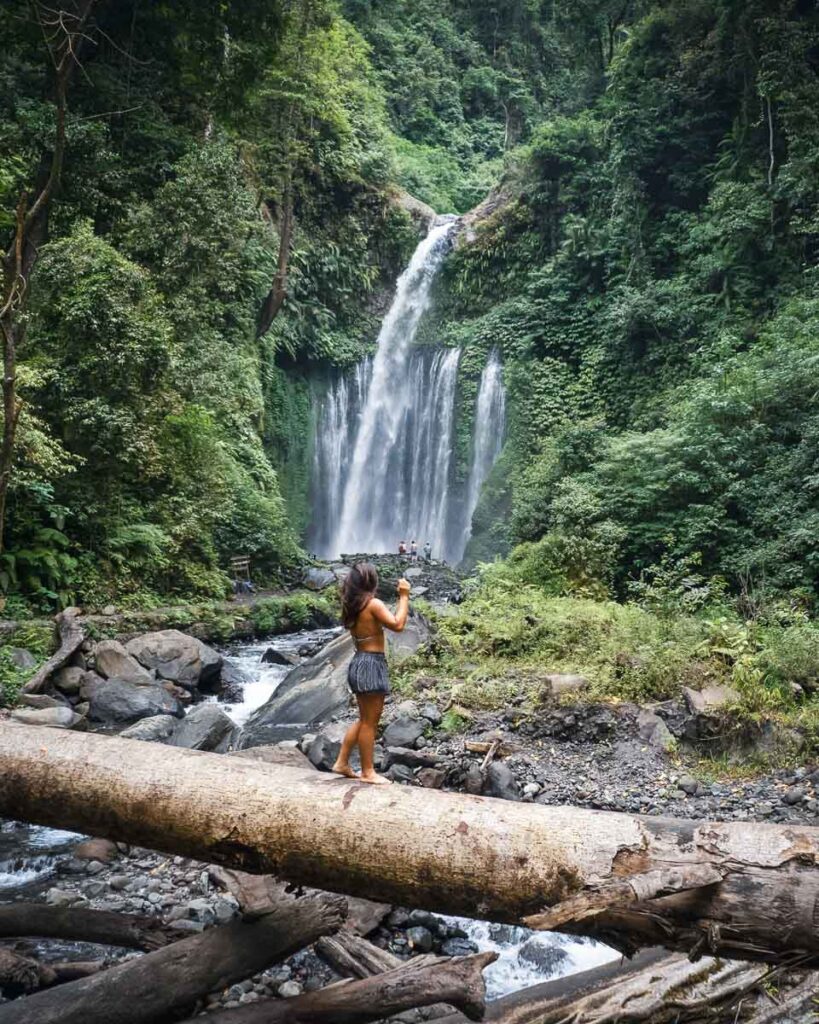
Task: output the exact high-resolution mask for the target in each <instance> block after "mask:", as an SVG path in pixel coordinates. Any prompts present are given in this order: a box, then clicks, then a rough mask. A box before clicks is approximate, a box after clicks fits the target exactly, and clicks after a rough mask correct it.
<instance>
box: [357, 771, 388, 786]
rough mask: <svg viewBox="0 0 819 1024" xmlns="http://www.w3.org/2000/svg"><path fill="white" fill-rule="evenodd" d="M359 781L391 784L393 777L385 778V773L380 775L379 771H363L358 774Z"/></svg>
mask: <svg viewBox="0 0 819 1024" xmlns="http://www.w3.org/2000/svg"><path fill="white" fill-rule="evenodd" d="M357 778H358V780H359V782H369V784H370V785H371V786H391V785H392V779H385V778H384V776H383V775H379V774H378V772H367V774H366V775H365V774H364V773H363V772H362V774H361V775H359V776H357Z"/></svg>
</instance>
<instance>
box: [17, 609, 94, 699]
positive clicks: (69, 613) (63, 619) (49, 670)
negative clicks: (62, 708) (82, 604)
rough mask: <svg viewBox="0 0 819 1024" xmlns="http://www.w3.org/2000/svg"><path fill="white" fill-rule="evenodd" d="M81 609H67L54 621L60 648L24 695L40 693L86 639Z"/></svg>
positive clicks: (41, 668)
mask: <svg viewBox="0 0 819 1024" xmlns="http://www.w3.org/2000/svg"><path fill="white" fill-rule="evenodd" d="M79 615H80V609H79V608H66V609H65V611H64V612H60V613H59V615H57V617H56V619H55V620H54V621H55V622H56V623H57V632H58V634H59V637H60V646H59V648H58V650H57V651H55V653H54V654H52V655H51V657H50V658H49V659H48V660H47V661H44V662H43V664H42V665H41V666H40V667H39V668H38V669H37V671H36V672H35V673H34V675H33V676H32V677H31V679H29V681H28V682H27V683H26V684H25V686H24V687H23V692H24V693H39V692H40V690H42V688H43V687H44V686H45V684H46V683H47V682H48V680H49V679H50V678H51V676H52V674H53V673H54V672H56V671H57V669H58V668H62V667H63V665H64V664H65V663H66V662H67V661H68V659H69V658H70V657H71V655H72V654H73V653H74V651H76V650H77V648H78V647H79V646H80V644H81V643H82V642H83V640H84V639H85V630H84V629H83V627H82V625H81V624H80V620H79Z"/></svg>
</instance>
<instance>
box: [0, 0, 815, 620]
mask: <svg viewBox="0 0 819 1024" xmlns="http://www.w3.org/2000/svg"><path fill="white" fill-rule="evenodd" d="M63 6H65V7H66V8H71V9H72V10H74V9H77V10H79V9H80V7H82V6H84V5H83V4H79V3H73V0H72V2H71V3H68V2H67V3H65V4H64V5H63ZM92 6H93V10H92V12H91V16H90V20H89V23H88V30H87V38H85V39H83V41H82V45H81V47H80V49H79V53H78V61H79V66H78V68H76V69H75V73H74V74H73V75H72V77H71V79H70V82H69V84H68V89H67V100H66V106H67V116H66V128H65V153H64V159H63V161H62V168H61V176H60V183H59V188H58V189H57V190H56V191H55V193H54V196H53V199H52V201H51V203H50V209H49V214H48V222H47V226H46V227H47V230H45V231H44V234H43V237H42V238H41V239H40V241H39V244H38V255H37V260H36V264H35V266H34V269H33V271H32V273H31V275H30V280H29V281H28V282H27V296H26V303H27V304H26V306H25V309H22V310H21V311H20V315H19V317H18V325H19V324H22V325H23V326H24V328H25V330H24V333H23V335H22V338H21V342H20V345H19V351H18V353H17V358H18V366H17V390H18V393H19V398H20V399H22V405H21V407H20V414H19V423H18V428H17V436H16V444H15V453H14V464H13V471H12V475H11V480H10V489H9V498H8V502H9V505H8V514H7V519H6V524H5V548H4V551H3V554H2V562H0V585H2V589H3V591H4V592H5V593H6V595H7V603H6V607H7V611H8V612H12V613H15V614H19V613H21V612H23V611H26V610H46V609H50V608H52V607H53V606H54V605H55V604H58V603H62V604H65V603H68V602H70V601H74V600H82V601H86V602H91V603H94V602H104V601H106V600H107V599H110V598H116V599H117V600H120V601H122V600H125V601H128V600H130V601H132V602H135V603H139V602H149V601H152V600H159V599H160V598H161V597H163V596H165V595H168V594H176V595H179V596H193V595H209V594H210V595H213V594H220V593H223V592H224V589H225V585H226V582H227V577H226V575H225V567H226V565H227V562H228V559H229V558H230V556H231V555H233V554H236V553H237V552H241V553H245V552H246V553H248V554H250V555H251V557H252V559H253V563H254V566H255V567H256V568H257V570H258V572H259V573H260V574H261V575H262V576H264V577H266V578H268V579H270V580H273V579H275V577H276V574H277V573H278V572H281V571H282V570H283V569H285V568H286V567H288V566H289V565H292V564H293V563H295V562H297V561H298V560H299V558H300V557H301V556H302V551H301V547H300V545H301V537H302V532H303V529H304V527H305V525H306V522H307V519H308V515H309V508H308V503H309V496H308V475H309V444H308V443H307V438H308V437H309V432H310V392H309V381H308V375H309V372H310V371H311V370H315V369H319V368H323V369H329V368H332V367H347V366H350V365H351V364H352V363H354V362H355V361H356V360H357V359H358V358H360V356H361V355H362V354H363V353H365V352H366V351H368V350H370V349H371V346H372V343H373V341H374V338H375V335H376V332H377V327H378V322H379V317H380V314H381V313H382V312H383V309H384V305H385V301H386V300H387V298H388V295H389V292H390V289H391V287H392V284H393V282H394V279H395V277H396V275H397V273H398V272H399V271H400V269H401V267H402V265H403V263H404V262H405V261H406V258H407V255H408V253H409V252H410V251H411V250H412V248H413V246H414V245H415V243H416V240H417V237H418V227H417V225H414V224H413V223H412V221H411V219H410V218H409V216H408V215H407V214H406V213H405V212H404V210H403V209H402V208H401V207H400V205H399V204H398V203H397V202H396V199H397V197H398V195H399V193H400V190H401V189H407V190H408V191H409V192H411V193H412V194H413V195H415V196H417V197H418V198H419V199H421V200H424V201H426V202H428V203H430V204H431V205H433V206H434V207H435V208H436V209H439V210H441V211H444V210H451V211H455V212H464V211H467V210H469V209H471V208H472V207H474V206H476V205H477V204H478V203H479V202H481V200H483V199H484V197H485V196H486V194H487V193H488V192H490V190H494V191H495V193H496V200H497V207H496V209H495V212H493V213H491V214H490V215H489V216H486V217H483V218H479V219H478V220H477V222H476V223H474V225H473V226H472V228H471V229H470V230H471V234H470V235H469V237H467V236H466V235H464V236H462V239H461V242H460V244H459V245H458V247H457V249H456V251H455V252H454V253H453V255H452V257H451V258H450V259H449V260H448V262H447V264H446V265H445V268H444V271H443V272H442V274H441V276H440V279H439V281H438V283H437V296H436V303H435V306H434V309H433V312H432V315H431V316H430V317H429V319H428V321H427V322H426V324H425V325H424V326H423V335H424V340H427V341H430V340H434V341H438V342H444V343H446V344H459V345H460V346H461V347H462V349H463V357H462V360H461V368H460V377H461V380H460V386H459V397H458V424H459V426H458V452H457V454H458V459H459V463H460V465H461V467H462V468H463V466H465V464H466V461H467V459H468V452H469V440H470V436H471V427H472V416H473V408H474V402H475V396H476V392H477V383H478V379H479V376H480V370H481V367H482V366H483V364H484V362H485V359H486V356H487V353H488V351H489V350H490V349H491V348H492V347H493V346H496V347H498V348H499V349H500V350H501V352H502V355H503V359H504V364H505V378H506V385H507V392H508V409H509V420H510V425H509V436H508V440H507V444H506V447H505V450H504V453H503V455H502V456H501V459H500V460H499V462H498V464H497V465H496V467H495V470H494V472H493V474H492V476H491V478H490V480H489V482H488V485H487V487H486V488H485V491H484V494H483V497H482V500H481V502H480V504H479V506H478V509H477V512H476V516H475V520H474V526H475V530H474V537H473V541H472V544H471V549H470V551H469V552H468V555H469V557H470V558H471V559H472V560H473V561H476V560H482V559H488V558H491V557H493V556H494V555H496V554H498V553H501V554H507V553H511V554H510V559H509V562H508V564H507V566H506V568H505V571H507V572H510V573H512V574H513V575H514V578H515V579H516V580H519V581H523V582H526V583H532V584H536V585H537V586H539V587H543V588H545V589H546V590H547V591H548V593H550V594H554V595H558V596H559V595H564V594H569V595H576V596H580V597H609V596H614V597H620V598H622V597H627V596H638V597H645V596H646V595H649V596H651V595H652V594H656V593H658V592H659V593H661V594H667V593H679V594H680V595H682V596H683V597H685V598H686V599H687V600H690V602H691V603H694V604H695V603H696V602H697V601H699V600H701V599H703V600H704V599H706V598H707V597H708V596H709V595H711V596H713V595H714V594H716V595H719V594H720V593H722V592H723V591H724V590H726V589H727V590H728V591H731V592H739V593H742V594H743V595H745V597H746V598H747V600H748V601H761V600H763V599H764V600H772V599H776V600H778V601H781V602H782V603H783V605H785V606H787V607H788V608H791V609H793V608H799V609H804V610H808V611H810V610H813V609H815V602H816V597H817V581H819V503H818V502H817V489H819V412H818V411H817V410H818V409H819V402H818V401H817V387H818V385H817V383H816V382H817V380H818V379H819V375H817V369H819V295H818V294H817V282H818V280H819V278H818V277H817V275H818V274H819V271H817V260H819V82H817V70H819V15H817V9H816V5H815V4H814V3H812V2H805V0H773V2H770V0H769V2H764V0H751V2H740V0H708V2H706V0H678V2H673V3H672V2H670V0H580V2H578V0H573V2H569V0H509V2H505V3H497V2H490V0H475V2H467V0H437V2H434V3H433V2H432V0H392V2H386V0H344V2H341V3H336V2H334V0H287V2H285V0H278V2H277V0H250V2H245V3H242V4H238V3H229V4H223V3H216V2H211V0H197V2H196V3H193V2H191V0H164V2H163V3H160V4H140V3H138V0H123V2H121V3H116V4H114V3H111V2H104V0H98V2H97V3H95V4H93V5H92ZM36 9H37V5H36V4H27V3H24V2H19V3H8V2H7V3H5V4H4V11H3V18H2V19H0V83H1V87H0V238H1V240H2V245H3V249H4V250H6V249H8V248H9V247H12V249H13V241H14V238H15V230H16V224H17V211H18V209H19V200H20V196H21V194H22V193H24V192H27V193H29V194H35V193H36V191H37V189H38V188H41V187H42V184H43V176H44V175H45V174H47V170H48V167H49V161H50V159H51V156H52V153H53V151H54V148H55V138H56V136H55V131H56V128H55V126H56V124H57V95H56V93H55V70H54V66H53V63H52V61H51V59H50V57H49V51H48V48H47V46H46V42H45V39H46V38H47V35H48V33H47V32H46V33H45V37H44V32H43V27H42V26H41V25H39V24H38V21H37V18H36V16H35V15H36ZM271 313H272V314H273V315H272V316H271V315H270V314H271Z"/></svg>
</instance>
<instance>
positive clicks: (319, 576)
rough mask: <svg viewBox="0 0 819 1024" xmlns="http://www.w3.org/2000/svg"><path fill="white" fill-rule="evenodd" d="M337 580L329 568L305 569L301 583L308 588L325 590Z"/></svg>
mask: <svg viewBox="0 0 819 1024" xmlns="http://www.w3.org/2000/svg"><path fill="white" fill-rule="evenodd" d="M337 582H338V581H337V580H336V574H335V573H334V572H330V570H329V569H315V568H313V569H307V570H306V572H305V573H304V575H303V576H302V583H303V584H304V585H305V587H307V589H308V590H325V589H326V588H327V587H330V586H335V584H336V583H337Z"/></svg>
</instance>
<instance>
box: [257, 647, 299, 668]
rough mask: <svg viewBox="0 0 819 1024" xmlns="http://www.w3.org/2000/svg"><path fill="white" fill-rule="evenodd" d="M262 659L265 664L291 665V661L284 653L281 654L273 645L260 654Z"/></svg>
mask: <svg viewBox="0 0 819 1024" xmlns="http://www.w3.org/2000/svg"><path fill="white" fill-rule="evenodd" d="M262 661H263V662H264V664H265V665H288V666H290V665H292V664H293V661H292V659H291V658H289V657H288V656H287V655H286V654H282V652H281V651H277V650H276V648H275V647H268V648H267V650H266V651H265V652H264V654H263V655H262Z"/></svg>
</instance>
